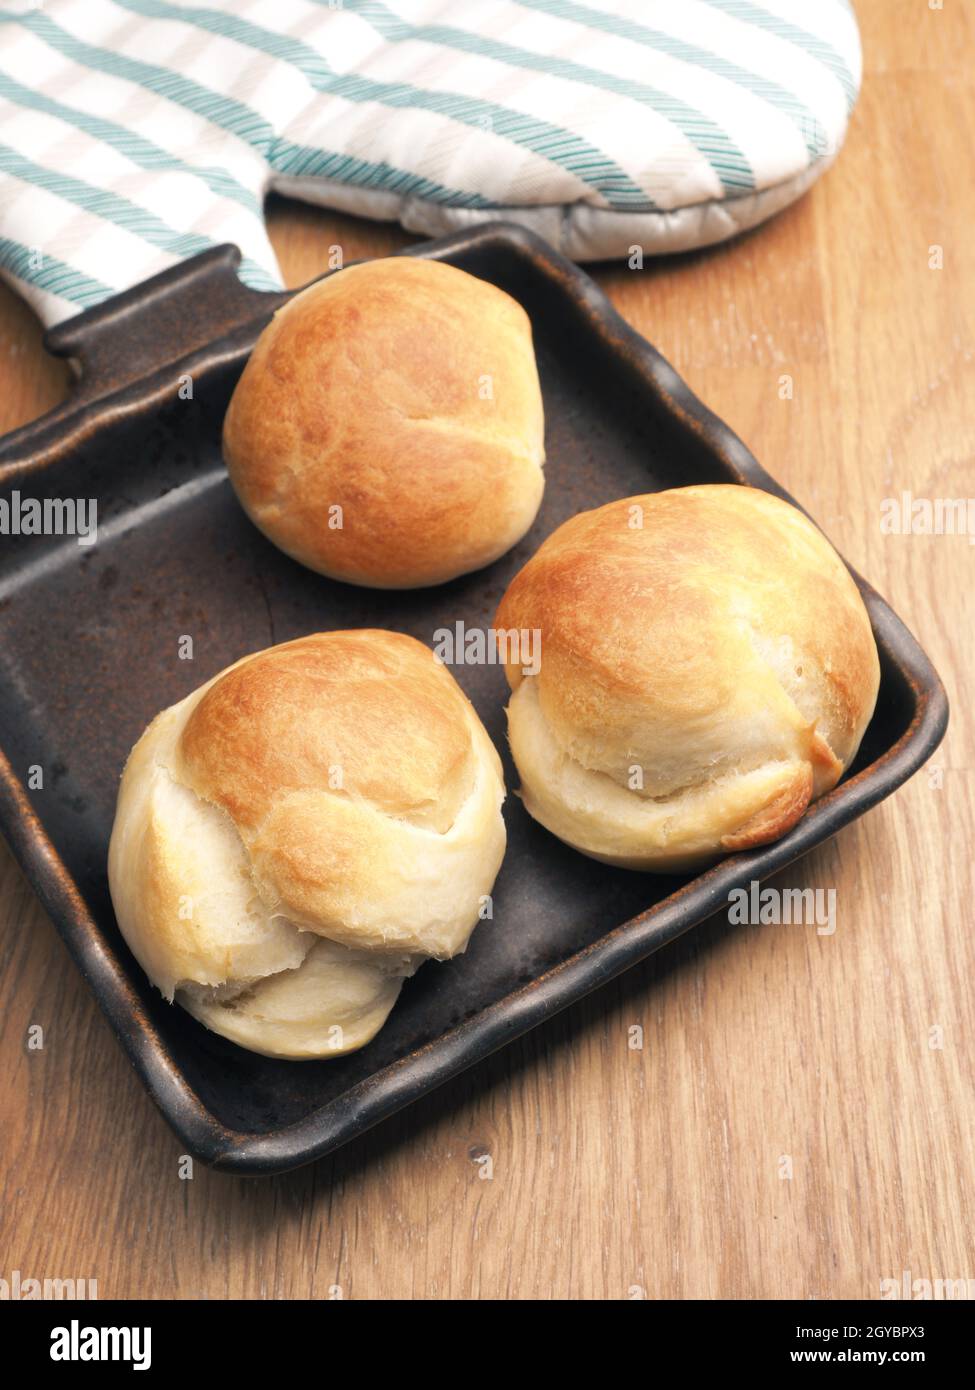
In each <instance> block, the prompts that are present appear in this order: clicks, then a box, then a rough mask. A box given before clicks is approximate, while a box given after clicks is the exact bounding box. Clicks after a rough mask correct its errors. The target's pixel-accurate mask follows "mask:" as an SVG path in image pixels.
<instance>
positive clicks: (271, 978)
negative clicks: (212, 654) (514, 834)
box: [108, 631, 505, 1058]
mask: <svg viewBox="0 0 975 1390" xmlns="http://www.w3.org/2000/svg"><path fill="white" fill-rule="evenodd" d="M503 800H504V783H503V780H502V774H501V764H500V761H499V759H498V755H497V752H496V751H495V748H494V746H493V744H492V743H491V741H490V739H489V738H488V736H487V734H486V733H485V731H484V728H483V726H482V724H481V722H480V720H479V719H478V717H477V715H476V714H475V712H474V710H473V709H472V707H471V705H470V704H469V703H468V701H467V699H466V698H465V697H464V695H463V694H462V692H461V690H460V687H459V686H458V685H457V684H456V682H455V681H454V679H453V677H452V676H451V675H450V673H449V671H447V669H446V668H445V667H444V666H442V665H440V664H439V663H438V662H437V661H436V660H435V659H434V657H433V654H432V653H431V652H430V651H428V649H427V648H426V647H424V646H422V645H421V644H420V643H419V642H416V641H414V640H413V638H411V637H405V636H403V635H401V634H399V633H395V632H378V631H359V632H329V633H318V634H316V635H315V636H311V637H303V638H300V639H299V640H298V641H295V642H286V643H284V644H283V645H281V646H277V647H270V648H268V649H267V650H266V651H263V652H259V653H257V655H256V656H250V657H245V658H244V660H243V661H239V662H237V663H236V665H234V666H231V667H229V668H228V669H227V670H226V671H223V672H222V673H221V674H220V675H218V676H215V677H214V678H213V680H210V681H207V683H206V684H205V685H203V686H201V687H200V688H199V689H198V690H196V691H194V692H193V694H192V695H189V696H187V697H186V699H185V700H181V701H180V702H179V704H177V705H173V706H172V707H171V708H170V709H167V710H164V711H163V712H162V714H160V715H158V716H157V718H156V719H154V720H153V722H152V723H151V724H150V725H149V727H148V729H147V730H146V731H145V733H144V734H143V735H142V737H141V738H140V739H139V741H138V743H137V744H136V745H135V748H134V749H133V750H132V753H131V755H130V757H129V760H128V763H127V764H126V768H125V772H124V774H123V777H122V785H121V788H120V791H119V798H118V807H117V810H116V815H115V825H114V828H113V830H112V838H111V844H110V847H109V858H108V870H109V884H110V887H111V893H112V901H113V903H114V904H115V911H116V915H117V917H118V923H119V927H120V928H121V931H122V934H123V936H124V937H125V939H126V941H127V942H128V944H129V946H130V947H131V949H132V952H133V954H134V955H135V956H136V958H137V960H138V961H139V963H140V964H141V965H142V967H143V969H144V970H145V971H146V973H147V975H148V976H149V978H150V979H151V980H152V981H153V982H154V983H155V984H156V985H158V987H159V989H160V990H161V991H162V993H163V994H164V995H165V997H166V998H167V999H169V1000H172V999H173V998H174V997H175V998H176V999H177V1000H178V1001H179V1002H180V1003H181V1004H182V1005H183V1006H184V1007H185V1008H186V1009H188V1010H189V1012H190V1013H192V1014H194V1015H195V1017H197V1018H198V1019H199V1020H200V1021H201V1022H202V1023H205V1024H206V1026H207V1027H208V1028H211V1029H213V1031H214V1032H217V1033H222V1034H223V1035H224V1036H225V1037H228V1038H232V1039H233V1040H234V1041H235V1042H238V1043H240V1044H241V1045H242V1046H243V1047H247V1048H250V1049H251V1050H252V1051H254V1052H262V1053H265V1054H266V1055H268V1056H275V1057H295V1058H303V1057H329V1056H338V1055H340V1054H341V1053H343V1052H350V1051H352V1050H353V1049H355V1048H357V1047H361V1046H362V1045H363V1044H364V1043H367V1042H368V1041H369V1039H370V1038H372V1037H373V1036H374V1034H375V1033H376V1032H377V1031H378V1029H379V1028H381V1027H382V1025H383V1023H384V1021H385V1019H386V1016H387V1015H388V1013H389V1011H390V1009H391V1008H392V1007H393V1004H394V1003H395V1002H396V997H397V995H398V993H399V990H400V986H401V984H402V981H403V979H404V977H405V976H407V975H409V974H411V973H412V972H413V970H414V969H415V968H416V967H417V965H419V964H420V963H421V962H422V961H423V960H425V959H427V958H428V957H435V958H436V959H438V960H442V959H444V958H446V957H448V956H453V955H456V954H457V953H458V952H460V951H463V950H464V948H465V947H466V945H467V941H468V938H469V936H470V933H471V931H472V930H473V928H474V926H475V925H476V923H477V921H478V915H479V910H480V908H481V905H482V897H483V895H487V894H489V893H490V891H491V887H492V885H493V883H494V879H495V876H496V874H497V872H498V868H499V867H500V864H501V858H502V855H503V854H504V845H505V832H504V822H503V820H502V817H501V803H502V801H503Z"/></svg>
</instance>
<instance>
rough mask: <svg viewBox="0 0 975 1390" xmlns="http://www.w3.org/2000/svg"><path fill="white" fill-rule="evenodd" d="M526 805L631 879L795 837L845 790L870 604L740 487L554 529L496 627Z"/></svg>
mask: <svg viewBox="0 0 975 1390" xmlns="http://www.w3.org/2000/svg"><path fill="white" fill-rule="evenodd" d="M495 622H496V626H497V627H498V628H499V629H501V630H503V631H504V632H506V633H511V632H512V630H521V629H527V630H534V631H535V632H537V634H539V636H538V637H537V638H536V641H540V652H541V659H540V663H539V667H540V669H539V670H538V674H537V675H536V676H526V675H524V674H523V671H522V668H521V666H520V665H519V664H518V663H517V662H514V661H513V662H512V663H511V664H509V665H508V666H507V667H506V669H507V675H508V681H509V684H510V685H511V688H512V691H513V692H514V693H513V695H512V699H511V702H510V705H509V709H508V731H509V738H510V741H511V749H512V753H513V755H514V759H515V763H516V764H517V767H518V771H519V773H520V775H521V782H522V796H523V798H524V802H525V805H526V806H527V808H528V810H529V811H530V812H531V814H532V815H533V816H534V817H535V819H536V820H539V821H541V823H542V824H543V825H545V826H547V827H548V829H549V830H551V831H552V832H553V833H554V834H555V835H558V836H559V838H560V839H562V840H565V841H566V842H567V843H568V844H570V845H574V846H575V847H576V848H577V849H580V850H582V851H583V853H585V854H589V855H591V856H592V857H593V858H595V859H601V860H605V861H606V862H608V863H611V864H619V865H623V866H625V867H627V868H634V869H650V870H656V871H659V872H684V871H687V870H691V869H694V868H697V867H699V866H700V865H702V864H704V863H707V862H708V861H709V860H713V859H715V858H717V857H718V856H719V855H721V854H722V853H723V852H725V851H729V850H739V849H751V848H753V847H754V846H756V845H763V844H766V843H768V842H769V841H771V840H775V839H777V838H778V837H779V836H781V835H783V834H784V833H785V832H786V831H787V830H789V829H791V827H792V826H793V825H795V823H796V821H797V820H798V819H799V817H800V816H801V815H802V813H803V811H804V810H805V809H806V807H807V806H808V805H809V803H810V801H812V800H813V799H814V798H815V797H818V796H822V794H823V793H824V792H826V791H829V789H830V788H831V787H833V786H835V785H836V783H837V781H838V780H839V778H840V776H841V775H842V773H843V771H844V769H845V768H847V767H849V765H850V763H851V761H852V760H853V758H854V756H855V754H856V751H857V748H858V747H859V745H860V740H861V738H862V737H863V733H864V730H865V729H866V727H867V724H868V723H869V721H870V717H871V715H872V713H873V709H874V704H875V702H876V698H877V687H878V683H879V679H880V670H879V663H878V658H877V649H876V646H875V644H874V640H873V634H872V632H871V630H870V622H869V619H868V617H867V613H866V609H865V608H864V606H863V602H862V600H861V598H860V595H859V592H858V591H857V588H856V585H855V584H854V582H853V580H852V579H851V577H850V575H849V573H848V572H847V570H846V568H845V566H844V565H843V563H842V561H841V560H840V558H839V556H838V555H837V554H836V552H835V551H834V550H833V548H832V547H831V546H830V544H829V542H828V541H827V540H826V539H825V538H824V537H823V536H822V534H821V533H820V532H819V531H818V530H817V529H816V527H815V526H813V524H812V523H811V522H810V521H808V520H807V519H806V518H805V517H804V516H803V515H802V514H801V513H800V512H799V511H797V510H796V509H795V508H794V507H791V506H789V505H788V504H787V503H785V502H782V501H780V500H779V499H778V498H776V497H772V496H770V495H769V494H768V493H765V492H760V491H758V490H756V489H754V488H748V487H737V486H708V487H686V488H676V489H674V490H673V491H669V492H660V493H654V494H651V495H649V496H645V497H632V498H624V499H622V500H621V501H618V502H611V503H610V504H609V505H608V506H605V507H599V508H598V509H597V510H595V511H590V512H584V513H582V514H581V515H579V516H576V517H573V518H572V520H571V521H568V522H566V523H565V525H563V526H560V527H559V529H558V530H557V531H555V532H554V534H553V535H551V536H550V537H549V538H548V540H547V541H546V542H545V544H544V545H543V546H542V547H541V549H540V550H539V551H538V552H537V553H536V555H535V556H534V557H533V558H532V559H531V560H529V562H528V564H527V565H525V567H524V568H523V569H522V570H521V572H520V573H519V574H518V575H517V576H516V577H515V579H514V580H513V581H512V583H511V585H510V587H509V589H508V591H507V593H506V594H505V596H504V598H503V600H502V603H501V606H500V608H499V610H498V614H497V618H496V620H495Z"/></svg>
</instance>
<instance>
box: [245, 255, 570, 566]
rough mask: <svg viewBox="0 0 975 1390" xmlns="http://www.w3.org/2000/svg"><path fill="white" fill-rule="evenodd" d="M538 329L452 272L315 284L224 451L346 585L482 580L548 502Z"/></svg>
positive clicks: (357, 274) (283, 323)
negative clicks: (478, 573)
mask: <svg viewBox="0 0 975 1390" xmlns="http://www.w3.org/2000/svg"><path fill="white" fill-rule="evenodd" d="M543 435H544V421H543V412H542V395H541V389H540V387H539V383H538V370H537V368H536V366H535V354H534V351H533V348H532V334H531V323H530V321H529V319H528V315H527V314H526V313H525V311H524V309H523V308H522V307H521V305H520V304H518V303H517V301H516V300H514V299H512V298H511V297H510V296H509V295H507V294H505V293H504V292H503V291H502V290H499V289H497V288H496V286H494V285H491V284H488V283H487V282H486V281H484V280H479V279H478V278H477V277H476V276H474V275H468V274H467V273H466V271H463V270H458V269H456V268H455V267H454V266H450V265H444V264H442V263H441V262H439V261H426V260H420V259H417V258H415V257H410V256H398V257H392V258H390V259H388V260H376V261H368V262H365V263H364V264H361V265H353V266H349V267H348V269H346V270H341V271H337V272H336V273H335V274H333V275H330V276H328V277H327V278H326V279H324V280H321V281H319V282H318V283H317V284H314V285H311V286H310V287H309V288H308V289H306V290H303V291H302V292H301V293H300V294H298V295H296V296H295V297H294V299H292V300H290V301H289V302H288V303H287V304H285V306H284V307H283V308H282V309H279V310H278V312H277V313H276V314H275V316H274V318H273V319H272V321H271V323H270V324H269V325H268V327H267V328H265V330H264V332H263V333H262V334H261V336H260V338H259V339H258V340H257V344H256V346H255V348H254V351H253V353H252V354H251V357H250V360H249V361H248V363H247V366H246V367H245V368H244V372H243V375H242V376H241V378H240V381H239V382H238V384H237V388H236V390H235V391H234V394H233V398H232V399H231V402H230V407H229V409H228V411H227V416H226V420H225V422H224V431H223V452H224V458H225V460H226V464H227V468H228V470H229V473H230V478H231V482H232V483H233V486H234V488H235V490H236V492H237V496H238V498H239V499H240V501H241V504H242V505H243V507H244V510H245V511H246V512H247V514H248V516H249V517H250V518H251V520H252V521H253V522H254V524H255V525H256V526H257V527H259V529H260V530H261V531H263V532H264V534H265V535H266V536H267V537H268V539H269V540H271V541H273V542H274V544H275V545H277V546H279V547H280V549H281V550H283V551H285V553H286V554H288V555H290V556H291V557H292V558H293V559H295V560H298V561H300V563H301V564H303V565H307V566H308V567H309V568H310V569H313V570H317V571H319V572H320V573H321V574H326V575H330V576H331V577H332V578H333V579H343V580H347V581H349V582H350V583H353V584H363V585H367V586H370V587H373V588H389V589H400V588H418V587H423V586H425V585H430V584H439V583H441V582H443V581H444V580H447V579H453V578H454V577H455V576H456V575H459V574H466V573H468V572H469V571H470V570H476V569H480V568H481V567H482V566H483V565H487V564H490V563H491V561H492V560H496V559H497V558H498V556H499V555H503V554H504V552H505V551H506V550H510V548H511V547H512V546H513V545H514V544H515V543H516V542H517V541H519V540H520V539H521V538H522V536H523V535H524V534H525V532H526V531H527V530H528V528H529V527H530V526H531V524H532V522H533V521H534V520H535V515H536V513H537V511H538V508H539V505H540V503H541V500H542V490H543V487H544V479H543V473H542V465H543V462H544V458H545V450H544V439H543Z"/></svg>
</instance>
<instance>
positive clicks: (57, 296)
mask: <svg viewBox="0 0 975 1390" xmlns="http://www.w3.org/2000/svg"><path fill="white" fill-rule="evenodd" d="M860 71H861V60H860V44H859V35H858V31H857V24H856V18H855V16H854V13H853V10H852V6H851V5H850V4H849V3H848V2H847V0H761V3H753V2H752V0H200V3H197V4H192V3H186V0H179V2H178V3H177V0H0V270H2V273H3V274H4V275H5V276H6V278H7V279H8V280H10V281H11V282H12V283H13V284H14V285H15V286H16V287H17V288H18V289H19V290H20V291H21V292H22V293H23V294H25V295H26V296H27V297H28V299H29V300H30V301H31V303H32V304H33V305H34V306H35V308H36V309H37V311H38V313H39V314H40V315H41V317H42V318H43V319H44V321H45V322H46V323H48V324H53V323H56V322H58V321H59V320H60V319H63V318H66V317H68V316H69V315H71V314H74V313H77V312H79V311H80V310H81V309H84V308H86V307H88V306H90V305H92V304H97V303H98V302H99V301H101V300H102V299H105V298H106V297H108V296H109V295H111V294H114V293H116V292H117V291H118V290H121V289H125V288H127V287H128V286H130V285H133V284H135V283H136V282H138V281H139V280H142V279H144V278H145V277H146V276H148V275H152V274H154V273H156V272H157V271H159V270H162V269H164V268H165V267H166V266H169V265H172V264H173V263H174V262H176V261H178V260H179V259H180V258H182V257H185V256H191V255H194V254H195V253H196V252H198V251H201V250H204V249H206V248H207V247H210V246H213V245H215V244H217V243H219V242H223V241H233V242H236V243H237V245H238V246H240V248H241V251H242V253H243V265H242V269H241V274H242V276H243V278H244V279H245V280H246V281H247V283H248V284H251V285H253V286H255V287H257V288H262V289H269V288H277V287H278V286H279V285H280V277H279V272H278V268H277V265H276V262H275V258H274V253H273V251H272V249H271V246H270V244H269V242H268V238H267V233H266V230H265V226H264V221H263V216H262V200H263V198H264V195H265V194H266V193H267V192H268V190H269V189H272V188H273V189H277V190H279V191H281V192H284V193H288V194H291V195H293V196H296V197H299V198H303V199H305V200H308V201H311V202H315V203H322V204H326V205H328V206H329V207H333V208H338V209H343V210H345V211H349V212H354V213H360V214H362V215H364V216H367V217H374V218H380V219H384V220H398V221H400V222H401V223H402V224H403V225H404V226H405V227H408V228H410V229H411V230H412V231H417V232H423V233H428V234H437V233H440V232H444V231H448V230H451V229H454V228H458V227H464V226H468V225H470V224H471V223H473V222H477V221H481V220H484V219H488V218H495V217H509V218H514V219H516V220H518V221H520V222H522V223H525V224H526V225H528V226H531V227H533V228H534V229H535V230H536V231H538V232H540V233H541V234H542V235H543V236H545V237H547V238H548V239H549V240H550V241H552V242H553V243H555V244H556V245H557V246H559V247H560V248H561V249H562V250H563V251H565V252H566V253H567V254H568V255H570V256H572V257H574V258H575V259H578V260H592V259H598V258H603V257H611V256H619V255H624V254H626V253H627V252H628V249H629V248H630V247H632V246H640V247H642V248H643V249H644V250H645V252H646V253H647V254H648V255H650V254H654V253H656V252H663V251H677V250H685V249H688V248H690V247H694V246H701V245H706V244H708V243H712V242H717V241H720V240H722V239H723V238H725V237H727V236H731V235H732V234H733V233H735V232H736V231H739V230H741V229H743V228H746V227H751V226H754V225H755V224H757V223H758V222H760V221H761V220H762V219H763V218H765V217H767V216H769V215H770V214H771V213H773V212H776V211H777V210H778V209H779V208H781V207H784V206H785V205H786V204H787V203H789V202H791V201H792V200H793V199H794V198H796V197H798V196H799V195H800V194H801V193H802V192H803V191H804V190H805V189H806V188H807V187H808V186H809V184H810V183H811V182H812V181H813V180H814V179H815V178H816V177H817V176H818V175H819V173H821V172H822V170H823V169H824V168H826V167H827V165H828V164H829V163H830V161H831V159H832V158H833V157H834V155H835V153H836V151H837V149H838V148H839V145H840V143H841V142H842V139H843V136H844V133H845V130H846V124H847V121H848V119H849V115H850V112H851V110H852V108H853V104H854V102H855V100H856V97H857V92H858V89H859V82H860Z"/></svg>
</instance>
